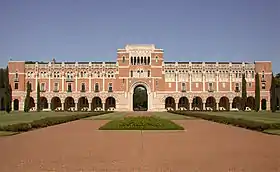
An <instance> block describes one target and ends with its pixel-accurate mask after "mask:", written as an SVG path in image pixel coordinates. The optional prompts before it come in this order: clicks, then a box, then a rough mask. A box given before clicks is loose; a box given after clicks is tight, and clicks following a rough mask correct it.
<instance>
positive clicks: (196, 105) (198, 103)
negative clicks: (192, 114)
mask: <svg viewBox="0 0 280 172" xmlns="http://www.w3.org/2000/svg"><path fill="white" fill-rule="evenodd" d="M192 108H193V110H203V103H202V98H201V97H194V98H193V102H192Z"/></svg>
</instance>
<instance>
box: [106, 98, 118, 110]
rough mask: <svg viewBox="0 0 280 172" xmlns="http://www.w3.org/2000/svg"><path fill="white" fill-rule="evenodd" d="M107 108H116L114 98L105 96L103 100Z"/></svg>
mask: <svg viewBox="0 0 280 172" xmlns="http://www.w3.org/2000/svg"><path fill="white" fill-rule="evenodd" d="M109 108H114V109H116V99H115V98H114V97H107V98H106V101H105V110H108V109H109Z"/></svg>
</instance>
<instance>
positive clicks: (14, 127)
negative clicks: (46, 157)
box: [0, 112, 110, 132]
mask: <svg viewBox="0 0 280 172" xmlns="http://www.w3.org/2000/svg"><path fill="white" fill-rule="evenodd" d="M106 113H110V112H88V113H81V114H74V115H63V116H50V117H45V118H41V119H37V120H33V121H29V122H21V123H14V124H9V125H1V126H0V131H7V132H25V131H29V130H33V129H36V128H43V127H48V126H52V125H57V124H62V123H66V122H71V121H75V120H79V119H83V118H87V117H91V116H97V115H102V114H106Z"/></svg>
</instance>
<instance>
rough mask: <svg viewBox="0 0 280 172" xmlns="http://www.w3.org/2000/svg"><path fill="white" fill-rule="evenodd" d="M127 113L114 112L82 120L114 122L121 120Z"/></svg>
mask: <svg viewBox="0 0 280 172" xmlns="http://www.w3.org/2000/svg"><path fill="white" fill-rule="evenodd" d="M126 114H127V112H114V113H108V114H104V115H99V116H92V117H89V118H85V119H84V120H115V119H123V118H124V117H125V115H126Z"/></svg>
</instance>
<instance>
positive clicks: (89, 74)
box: [88, 74, 92, 92]
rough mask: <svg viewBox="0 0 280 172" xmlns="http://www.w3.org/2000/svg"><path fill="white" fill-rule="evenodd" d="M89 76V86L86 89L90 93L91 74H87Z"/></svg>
mask: <svg viewBox="0 0 280 172" xmlns="http://www.w3.org/2000/svg"><path fill="white" fill-rule="evenodd" d="M89 75H90V76H89V82H88V83H89V86H88V88H89V92H91V85H92V84H91V74H89Z"/></svg>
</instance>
